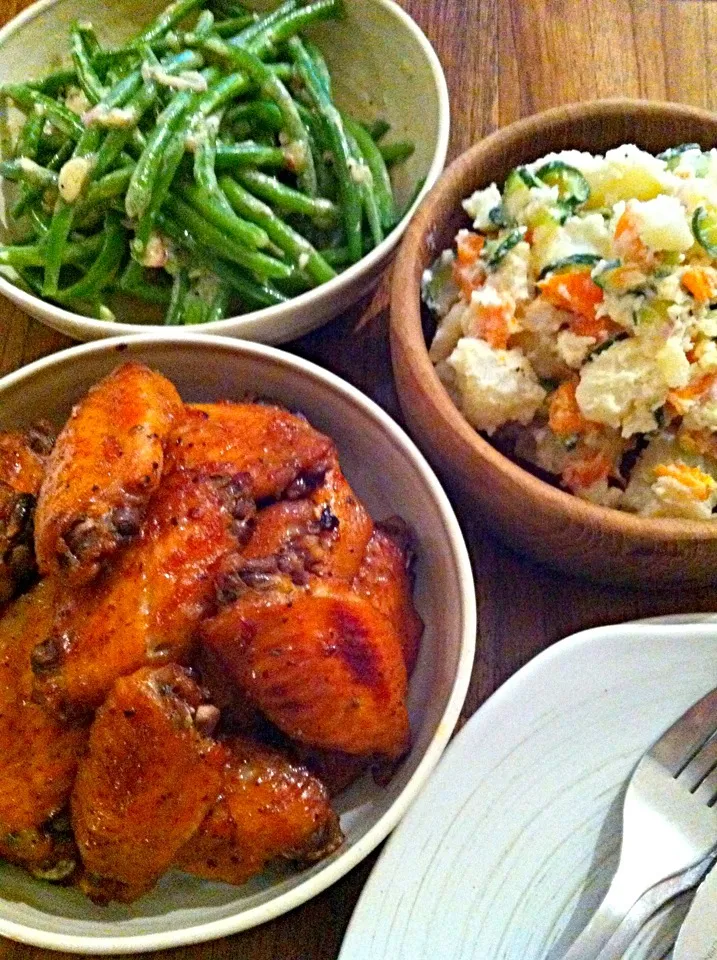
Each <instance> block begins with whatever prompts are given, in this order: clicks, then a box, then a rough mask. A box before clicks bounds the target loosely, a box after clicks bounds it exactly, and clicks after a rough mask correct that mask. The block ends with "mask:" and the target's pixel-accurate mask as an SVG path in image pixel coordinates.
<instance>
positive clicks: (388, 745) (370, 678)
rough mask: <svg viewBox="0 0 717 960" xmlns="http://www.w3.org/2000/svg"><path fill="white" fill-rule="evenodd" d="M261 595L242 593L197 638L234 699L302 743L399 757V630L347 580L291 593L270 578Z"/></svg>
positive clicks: (402, 717) (317, 582)
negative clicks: (237, 693)
mask: <svg viewBox="0 0 717 960" xmlns="http://www.w3.org/2000/svg"><path fill="white" fill-rule="evenodd" d="M264 586H265V587H266V588H267V589H264V590H258V589H255V588H252V587H247V588H246V589H245V592H244V593H243V594H241V595H239V596H238V597H237V599H236V600H235V602H234V603H233V604H231V605H230V606H228V607H227V608H226V609H224V610H222V611H221V612H220V613H219V614H218V615H217V616H216V617H215V618H213V619H212V620H210V621H208V622H207V623H205V625H204V627H203V629H202V637H203V640H204V642H205V643H206V644H207V645H208V646H209V647H210V648H211V649H212V650H214V651H215V653H217V654H218V655H219V656H220V657H222V659H223V660H224V662H225V664H226V666H227V670H228V671H229V672H230V673H231V675H232V677H233V678H234V680H235V681H236V683H237V685H238V686H239V688H240V690H242V691H243V692H244V693H245V694H246V695H247V696H248V698H249V699H250V700H252V701H253V702H254V703H255V704H256V705H257V706H258V707H259V709H260V710H261V711H262V712H263V713H265V714H266V716H267V717H268V718H269V719H270V720H271V721H272V723H274V724H276V726H277V727H279V729H280V730H282V731H283V732H284V733H286V734H287V735H288V736H290V737H292V738H294V739H296V740H299V741H301V742H303V743H307V744H310V745H312V746H317V747H322V748H325V749H329V750H341V751H344V752H345V753H351V754H377V755H379V756H384V757H387V758H396V757H399V756H401V755H402V754H403V753H404V752H405V751H406V749H407V746H408V740H409V729H408V715H407V712H406V706H405V702H404V698H405V694H406V685H407V677H406V666H405V663H404V660H403V653H402V649H401V640H400V637H399V635H398V631H397V629H396V627H395V626H394V625H393V624H392V623H391V621H390V620H388V618H387V617H385V616H384V615H383V614H382V613H381V612H380V611H379V610H377V609H376V608H375V607H374V606H372V605H371V603H370V602H369V601H368V600H366V599H365V598H364V597H361V596H359V595H357V594H356V593H355V592H353V591H352V590H351V587H350V585H349V584H347V583H346V582H344V581H339V580H330V579H323V578H318V577H312V578H311V579H310V582H309V584H308V585H307V586H306V587H297V586H294V585H293V584H292V583H291V580H290V579H289V578H288V577H286V576H282V575H276V576H275V577H274V583H273V584H272V585H271V586H269V585H268V584H265V585H264ZM237 590H238V581H237Z"/></svg>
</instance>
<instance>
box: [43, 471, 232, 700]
mask: <svg viewBox="0 0 717 960" xmlns="http://www.w3.org/2000/svg"><path fill="white" fill-rule="evenodd" d="M241 490H242V488H241V485H239V486H238V487H237V485H236V484H234V483H233V482H232V481H231V480H230V479H229V480H227V479H224V478H221V477H207V476H206V475H203V474H197V473H194V472H191V471H185V470H177V471H175V472H174V473H172V474H170V475H169V476H167V477H165V478H164V480H163V482H162V484H161V486H160V488H159V490H158V491H157V492H156V494H155V496H154V497H153V499H152V502H151V504H150V506H149V510H148V512H147V516H146V519H145V522H144V525H143V529H142V533H141V536H140V538H139V539H138V540H136V541H135V542H134V543H133V544H131V545H130V546H129V547H128V548H127V549H126V550H125V551H124V552H123V554H122V556H121V557H119V558H118V560H117V561H116V562H115V564H113V565H112V566H111V568H109V569H108V570H106V571H105V572H104V573H103V574H102V575H101V576H100V577H99V578H97V579H96V580H94V581H93V582H92V583H91V584H87V585H85V586H83V587H81V588H76V589H72V588H69V589H66V588H64V586H63V587H61V591H60V596H59V598H58V604H57V613H56V616H55V619H54V622H53V625H52V629H51V631H50V632H49V634H48V636H47V637H46V638H44V639H43V642H42V643H40V644H38V646H37V647H36V648H35V650H34V651H33V655H32V663H33V669H34V671H35V684H34V692H35V697H36V699H38V701H39V702H41V703H43V704H45V705H46V706H47V708H48V709H50V710H52V711H53V712H54V713H56V714H58V715H60V716H72V715H77V714H82V713H83V712H87V711H90V710H92V709H95V708H96V707H99V706H100V704H101V703H102V701H103V700H104V698H105V696H106V695H107V693H108V692H109V691H110V689H111V688H112V684H113V683H114V681H115V679H116V678H117V677H120V676H123V675H126V674H129V673H132V672H133V671H135V670H137V669H139V668H140V667H142V666H144V665H146V664H154V665H157V664H158V663H162V662H167V661H170V660H175V661H176V660H178V661H182V660H183V659H184V658H185V657H186V655H187V653H188V651H189V649H190V647H191V644H192V641H193V638H194V633H195V630H196V628H197V625H198V623H199V620H200V619H201V617H202V616H203V614H204V613H205V611H206V609H207V606H208V604H209V603H210V602H211V601H212V600H213V597H214V570H215V568H216V566H217V564H218V562H219V561H220V559H221V558H222V557H224V556H225V555H226V554H227V553H229V552H231V551H232V550H235V549H236V547H237V539H236V536H235V532H234V525H235V518H234V514H235V512H236V504H237V502H240V503H241V502H243V501H242V496H243V495H242V492H241Z"/></svg>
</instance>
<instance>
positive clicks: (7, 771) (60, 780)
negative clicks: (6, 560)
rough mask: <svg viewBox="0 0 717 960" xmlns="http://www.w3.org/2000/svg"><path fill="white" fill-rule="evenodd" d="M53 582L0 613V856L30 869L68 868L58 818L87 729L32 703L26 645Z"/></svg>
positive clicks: (49, 610) (67, 840)
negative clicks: (61, 721)
mask: <svg viewBox="0 0 717 960" xmlns="http://www.w3.org/2000/svg"><path fill="white" fill-rule="evenodd" d="M53 600H54V584H53V583H52V581H50V580H43V581H41V582H40V583H39V584H37V586H35V587H34V588H33V589H32V590H31V591H30V592H29V593H26V594H25V595H24V596H22V597H20V598H19V599H17V600H15V602H14V603H13V604H12V605H11V606H10V607H9V608H8V609H7V611H6V612H5V614H4V616H3V617H2V619H0V857H4V858H5V859H6V860H10V861H12V862H13V863H19V864H22V865H23V866H26V867H28V869H30V870H32V871H33V872H34V873H36V874H37V875H38V876H45V877H46V878H48V879H63V878H64V877H65V876H66V875H68V874H69V873H71V872H72V870H73V866H74V861H73V854H74V844H73V843H72V839H71V836H69V835H68V831H67V828H66V825H65V824H63V822H62V819H63V818H62V816H61V815H62V812H63V810H64V808H65V807H66V805H67V802H68V800H69V796H70V790H71V789H72V784H73V781H74V778H75V773H76V770H77V763H78V759H79V757H80V755H81V754H82V752H83V750H84V748H85V744H86V742H87V730H86V729H85V728H83V727H81V726H69V725H65V724H62V723H59V722H58V721H57V720H55V719H53V718H52V717H50V716H49V715H48V714H47V713H46V712H45V711H44V710H43V709H42V708H41V707H39V706H37V705H36V704H34V703H32V701H31V700H30V695H31V692H32V672H31V669H30V651H31V650H32V648H33V647H34V645H35V644H36V643H37V641H38V639H39V638H40V637H42V636H44V635H45V634H46V633H47V630H48V629H49V627H50V624H51V623H52V615H53Z"/></svg>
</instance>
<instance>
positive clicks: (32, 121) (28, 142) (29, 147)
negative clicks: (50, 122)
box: [15, 113, 45, 160]
mask: <svg viewBox="0 0 717 960" xmlns="http://www.w3.org/2000/svg"><path fill="white" fill-rule="evenodd" d="M44 126H45V118H44V117H43V116H42V114H40V113H31V114H30V116H29V117H28V118H27V120H26V121H25V123H24V124H23V127H22V130H21V131H20V135H19V136H18V138H17V144H16V147H15V156H16V157H18V158H19V157H27V158H28V159H30V160H34V159H35V158H36V157H37V148H38V147H39V145H40V138H41V137H42V131H43V128H44Z"/></svg>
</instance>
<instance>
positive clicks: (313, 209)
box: [236, 170, 360, 227]
mask: <svg viewBox="0 0 717 960" xmlns="http://www.w3.org/2000/svg"><path fill="white" fill-rule="evenodd" d="M236 179H237V180H238V181H239V182H240V183H241V185H242V186H243V187H246V189H247V190H249V192H250V193H254V194H256V196H258V197H260V198H261V199H262V200H266V201H268V202H269V203H271V204H273V205H274V206H276V207H278V208H279V209H280V210H281V211H282V212H283V213H298V214H302V215H303V216H305V217H309V219H311V220H313V221H314V222H315V223H316V224H318V225H319V226H321V227H327V226H333V225H334V224H335V223H336V222H337V221H338V219H339V217H340V212H339V210H338V208H337V207H336V204H335V203H332V202H331V200H326V199H325V198H324V197H308V196H307V195H306V194H305V193H300V192H299V191H298V190H294V189H293V188H292V187H287V186H286V185H285V184H283V183H281V182H280V181H279V180H277V179H276V177H270V176H268V175H267V174H265V173H261V172H260V171H259V170H237V171H236ZM359 205H360V201H359Z"/></svg>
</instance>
